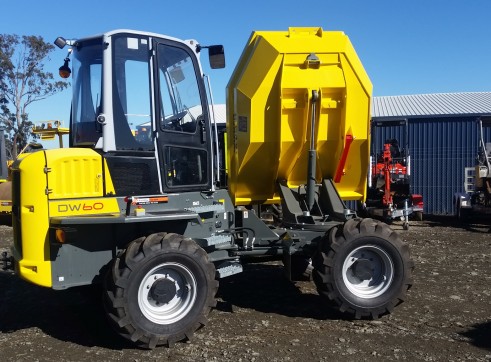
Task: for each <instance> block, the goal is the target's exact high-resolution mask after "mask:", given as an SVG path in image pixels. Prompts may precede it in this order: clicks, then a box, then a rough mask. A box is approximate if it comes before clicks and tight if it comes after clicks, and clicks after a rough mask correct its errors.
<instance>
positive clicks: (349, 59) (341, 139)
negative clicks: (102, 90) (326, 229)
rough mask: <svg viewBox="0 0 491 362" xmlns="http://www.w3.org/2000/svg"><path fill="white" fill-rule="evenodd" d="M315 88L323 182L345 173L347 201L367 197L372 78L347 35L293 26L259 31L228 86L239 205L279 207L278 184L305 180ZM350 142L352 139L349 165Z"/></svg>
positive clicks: (231, 167) (232, 182) (231, 164)
mask: <svg viewBox="0 0 491 362" xmlns="http://www.w3.org/2000/svg"><path fill="white" fill-rule="evenodd" d="M313 90H315V91H317V92H318V94H319V98H320V99H319V100H318V101H317V103H316V112H315V149H316V151H317V168H316V179H317V182H319V183H320V182H321V180H322V179H325V178H334V176H335V173H336V171H337V170H338V169H340V170H341V171H342V172H341V174H342V176H341V177H340V179H339V180H338V181H339V182H337V183H336V188H337V190H338V192H339V193H340V195H341V197H342V198H343V199H346V200H362V199H364V197H365V193H366V182H367V172H368V166H369V153H370V150H369V147H370V140H369V137H370V134H369V129H370V100H371V94H372V84H371V82H370V79H369V78H368V76H367V74H366V72H365V70H364V68H363V66H362V64H361V62H360V60H359V58H358V56H357V54H356V52H355V50H354V49H353V46H352V45H351V42H350V40H349V39H348V37H347V36H346V35H345V34H344V33H343V32H339V31H323V30H322V28H290V29H289V30H288V31H258V32H254V33H253V34H252V36H251V38H250V39H249V42H248V44H247V46H246V47H245V49H244V51H243V53H242V55H241V58H240V59H239V62H238V64H237V66H236V68H235V70H234V72H233V74H232V77H231V79H230V81H229V83H228V86H227V130H228V132H227V137H228V144H229V150H228V157H227V162H228V165H227V169H228V175H229V187H230V193H231V196H232V199H233V200H234V202H235V204H236V205H240V204H251V203H276V202H278V201H279V196H278V194H277V193H276V182H277V181H278V180H285V181H286V182H287V185H288V186H289V187H291V188H295V187H298V186H299V185H302V184H305V183H306V179H307V168H308V164H307V159H308V150H309V149H310V135H311V132H310V128H311V118H312V102H311V97H312V91H313ZM346 139H353V141H352V143H351V144H350V146H348V147H349V148H348V149H347V150H346V152H344V154H345V156H346V157H345V162H343V151H344V149H345V147H346V142H345V141H346ZM348 150H349V151H348ZM338 173H339V172H338Z"/></svg>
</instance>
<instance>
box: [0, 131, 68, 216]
mask: <svg viewBox="0 0 491 362" xmlns="http://www.w3.org/2000/svg"><path fill="white" fill-rule="evenodd" d="M32 132H33V133H34V134H37V135H39V136H40V138H41V139H42V140H53V139H55V136H58V139H59V145H60V148H63V138H62V136H63V135H65V134H68V132H69V130H68V128H66V127H63V124H62V122H61V121H45V122H39V124H36V125H34V127H33V130H32ZM42 147H43V146H42V145H41V144H39V143H37V142H30V143H28V144H27V145H26V146H25V147H24V148H23V149H22V150H21V151H20V152H19V155H18V156H17V157H18V158H19V157H24V154H25V153H29V152H33V151H36V150H39V149H41V148H42ZM0 148H1V153H0V164H1V166H0V169H1V174H0V225H9V226H11V225H12V183H11V176H10V170H11V166H12V164H13V162H14V160H7V154H6V151H5V138H4V130H0Z"/></svg>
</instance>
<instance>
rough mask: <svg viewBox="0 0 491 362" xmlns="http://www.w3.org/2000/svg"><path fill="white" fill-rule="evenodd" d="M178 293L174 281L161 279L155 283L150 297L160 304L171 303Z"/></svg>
mask: <svg viewBox="0 0 491 362" xmlns="http://www.w3.org/2000/svg"><path fill="white" fill-rule="evenodd" d="M176 293H177V288H176V285H175V283H174V282H173V281H172V280H169V279H167V278H161V279H158V280H156V281H155V283H153V285H152V287H151V288H150V293H149V297H150V298H152V299H153V300H155V301H156V302H157V303H159V304H166V303H169V302H170V301H171V300H172V299H173V298H174V296H175V295H176Z"/></svg>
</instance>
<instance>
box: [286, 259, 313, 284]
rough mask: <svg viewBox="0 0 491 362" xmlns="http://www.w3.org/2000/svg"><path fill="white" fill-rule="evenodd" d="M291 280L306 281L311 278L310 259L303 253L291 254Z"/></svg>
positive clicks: (311, 267)
mask: <svg viewBox="0 0 491 362" xmlns="http://www.w3.org/2000/svg"><path fill="white" fill-rule="evenodd" d="M290 262H291V269H290V272H291V275H290V277H291V280H292V281H307V280H312V271H313V269H314V268H313V266H312V259H311V258H309V257H308V256H303V255H292V256H291V260H290Z"/></svg>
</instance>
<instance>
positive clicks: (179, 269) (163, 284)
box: [138, 263, 197, 324]
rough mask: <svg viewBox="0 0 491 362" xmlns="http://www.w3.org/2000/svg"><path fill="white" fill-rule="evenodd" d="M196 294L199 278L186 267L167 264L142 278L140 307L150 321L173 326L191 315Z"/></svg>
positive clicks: (139, 292) (139, 293) (139, 295)
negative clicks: (172, 324) (197, 279)
mask: <svg viewBox="0 0 491 362" xmlns="http://www.w3.org/2000/svg"><path fill="white" fill-rule="evenodd" d="M196 293H197V283H196V279H195V278H194V275H193V273H192V272H191V271H190V270H189V269H188V268H187V267H186V266H184V265H182V264H178V263H164V264H161V265H159V266H157V267H155V268H153V269H152V270H150V271H149V272H148V273H147V274H146V275H145V277H144V278H143V280H142V282H141V284H140V287H139V289H138V305H139V307H140V310H141V311H142V313H143V315H144V316H145V317H146V318H147V319H149V320H150V321H152V322H154V323H157V324H171V323H175V322H177V321H179V320H181V319H182V318H183V317H185V316H186V315H187V314H188V313H189V311H190V310H191V309H192V307H193V305H194V302H195V300H196Z"/></svg>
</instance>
